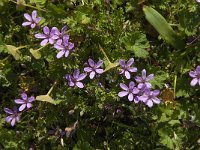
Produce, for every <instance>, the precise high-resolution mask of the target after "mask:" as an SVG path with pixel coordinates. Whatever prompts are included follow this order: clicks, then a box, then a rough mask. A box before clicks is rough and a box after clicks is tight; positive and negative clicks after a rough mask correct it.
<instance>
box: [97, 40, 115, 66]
mask: <svg viewBox="0 0 200 150" xmlns="http://www.w3.org/2000/svg"><path fill="white" fill-rule="evenodd" d="M99 49H100V51H101V52H102V53H103V55H104V56H105V57H106V59H107V60H108V62H109V64H112V62H111V61H110V59H109V58H108V56H107V55H106V53H105V51H104V50H103V48H102V47H101V45H100V44H99Z"/></svg>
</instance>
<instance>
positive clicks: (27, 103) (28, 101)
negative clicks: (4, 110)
mask: <svg viewBox="0 0 200 150" xmlns="http://www.w3.org/2000/svg"><path fill="white" fill-rule="evenodd" d="M21 97H22V99H16V100H15V103H16V104H21V106H20V107H19V111H23V110H24V109H25V108H26V107H27V108H31V107H32V102H33V101H34V100H35V97H34V96H31V97H28V96H27V94H26V93H22V94H21Z"/></svg>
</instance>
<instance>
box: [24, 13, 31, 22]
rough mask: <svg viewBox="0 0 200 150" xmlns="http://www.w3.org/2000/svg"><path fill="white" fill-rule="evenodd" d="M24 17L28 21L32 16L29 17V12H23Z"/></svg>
mask: <svg viewBox="0 0 200 150" xmlns="http://www.w3.org/2000/svg"><path fill="white" fill-rule="evenodd" d="M24 17H25V18H26V19H27V20H28V21H30V22H32V18H31V16H30V15H29V14H27V13H25V14H24Z"/></svg>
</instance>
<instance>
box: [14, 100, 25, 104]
mask: <svg viewBox="0 0 200 150" xmlns="http://www.w3.org/2000/svg"><path fill="white" fill-rule="evenodd" d="M15 103H16V104H24V103H26V102H25V100H22V99H16V100H15Z"/></svg>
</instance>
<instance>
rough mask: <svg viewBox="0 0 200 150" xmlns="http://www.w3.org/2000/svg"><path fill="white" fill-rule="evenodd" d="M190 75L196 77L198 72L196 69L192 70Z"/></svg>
mask: <svg viewBox="0 0 200 150" xmlns="http://www.w3.org/2000/svg"><path fill="white" fill-rule="evenodd" d="M189 75H190V77H192V78H195V77H196V75H197V73H196V71H190V72H189Z"/></svg>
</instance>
